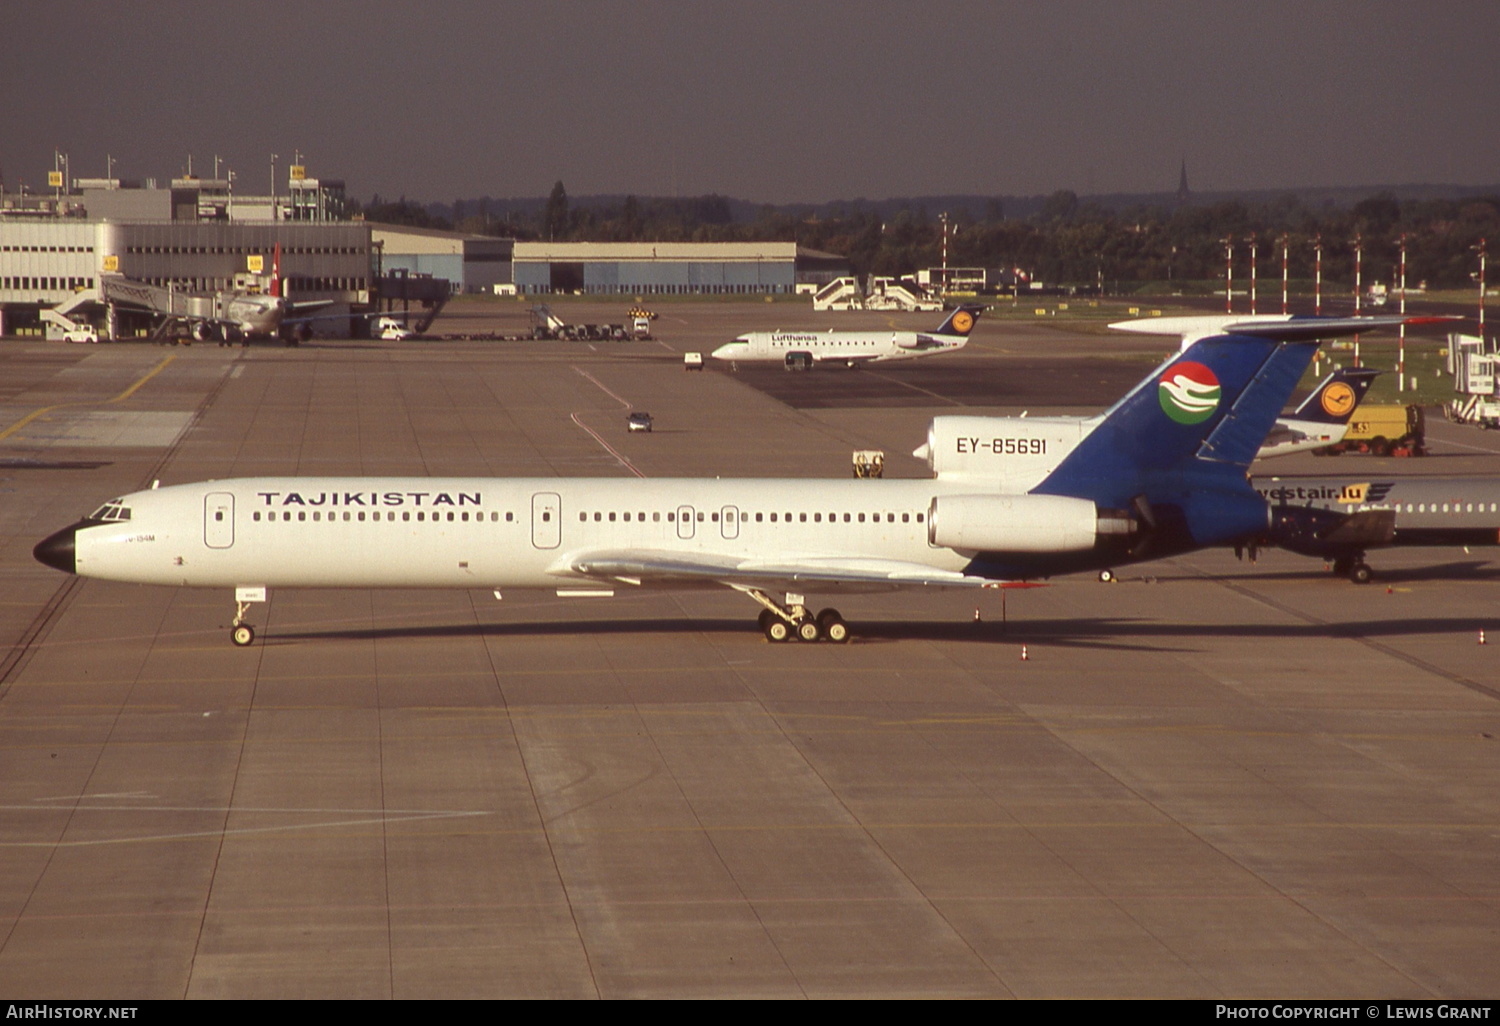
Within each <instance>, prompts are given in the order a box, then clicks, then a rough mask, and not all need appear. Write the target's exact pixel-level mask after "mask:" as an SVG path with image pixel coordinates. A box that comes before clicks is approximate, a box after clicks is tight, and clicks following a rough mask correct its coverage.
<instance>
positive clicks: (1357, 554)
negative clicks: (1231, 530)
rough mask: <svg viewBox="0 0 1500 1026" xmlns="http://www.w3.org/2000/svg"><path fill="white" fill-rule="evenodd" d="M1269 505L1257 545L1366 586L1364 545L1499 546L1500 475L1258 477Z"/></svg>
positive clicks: (1259, 488) (1368, 571) (1367, 569)
mask: <svg viewBox="0 0 1500 1026" xmlns="http://www.w3.org/2000/svg"><path fill="white" fill-rule="evenodd" d="M1251 484H1252V485H1253V486H1254V488H1255V490H1256V491H1258V492H1260V494H1261V495H1263V496H1265V498H1266V501H1267V502H1269V503H1270V504H1271V511H1272V520H1271V528H1270V530H1269V532H1267V534H1266V536H1265V537H1264V538H1263V539H1261V540H1260V542H1259V544H1271V545H1279V546H1280V547H1281V548H1284V549H1287V550H1289V551H1291V552H1296V553H1299V554H1301V555H1304V556H1316V557H1318V558H1319V559H1323V560H1326V561H1327V562H1328V563H1329V564H1331V565H1332V567H1333V572H1334V573H1336V574H1339V575H1341V576H1346V577H1348V578H1349V579H1350V580H1351V581H1353V582H1354V583H1355V584H1368V583H1369V582H1370V579H1371V577H1372V576H1374V572H1373V571H1372V570H1371V569H1370V567H1369V564H1367V563H1366V562H1365V553H1366V551H1367V550H1369V549H1378V548H1386V547H1391V546H1408V545H1412V546H1451V547H1455V548H1456V547H1459V546H1465V547H1468V546H1485V547H1489V546H1494V545H1500V477H1494V476H1488V477H1422V476H1415V475H1413V476H1402V477H1387V478H1386V479H1385V480H1381V479H1380V478H1379V477H1378V476H1370V475H1368V474H1367V475H1365V476H1363V477H1356V476H1353V475H1344V476H1338V477H1257V478H1254V479H1252V481H1251Z"/></svg>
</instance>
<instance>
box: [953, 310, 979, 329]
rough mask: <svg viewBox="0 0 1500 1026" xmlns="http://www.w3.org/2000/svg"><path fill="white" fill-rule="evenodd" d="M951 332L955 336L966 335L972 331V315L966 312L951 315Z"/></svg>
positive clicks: (961, 311)
mask: <svg viewBox="0 0 1500 1026" xmlns="http://www.w3.org/2000/svg"><path fill="white" fill-rule="evenodd" d="M952 327H953V331H954V334H957V335H967V334H968V333H969V332H971V331H973V330H974V315H973V314H971V313H969V311H967V310H960V311H958V312H957V313H956V314H954V315H953V325H952Z"/></svg>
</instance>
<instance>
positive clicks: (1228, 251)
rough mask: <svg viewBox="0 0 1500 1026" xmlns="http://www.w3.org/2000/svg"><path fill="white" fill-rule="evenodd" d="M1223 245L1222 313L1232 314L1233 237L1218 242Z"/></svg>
mask: <svg viewBox="0 0 1500 1026" xmlns="http://www.w3.org/2000/svg"><path fill="white" fill-rule="evenodd" d="M1220 241H1222V242H1223V243H1224V312H1225V313H1227V314H1228V313H1234V236H1233V235H1231V236H1228V237H1227V238H1224V239H1222V240H1220Z"/></svg>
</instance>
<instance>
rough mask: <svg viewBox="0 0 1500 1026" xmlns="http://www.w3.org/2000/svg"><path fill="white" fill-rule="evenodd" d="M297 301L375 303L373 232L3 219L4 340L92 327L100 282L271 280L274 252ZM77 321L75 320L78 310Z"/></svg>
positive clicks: (289, 225)
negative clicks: (68, 324) (68, 325)
mask: <svg viewBox="0 0 1500 1026" xmlns="http://www.w3.org/2000/svg"><path fill="white" fill-rule="evenodd" d="M278 245H279V246H280V247H281V271H282V280H283V283H284V285H285V287H286V289H287V291H288V292H289V294H290V295H291V296H292V298H294V299H298V300H321V301H326V302H327V303H329V304H330V306H332V305H334V304H343V305H346V306H348V307H349V308H359V307H365V306H368V305H369V304H370V303H371V302H372V292H373V290H374V289H375V287H376V285H375V282H374V281H373V280H372V274H373V269H372V264H371V258H370V229H369V227H368V226H367V225H365V224H362V223H359V222H348V221H345V222H326V221H325V222H285V221H283V222H266V223H259V224H251V223H233V222H225V221H145V222H116V221H96V220H86V219H83V218H76V217H46V218H37V219H25V220H21V219H11V218H7V219H5V220H0V335H14V334H18V333H20V334H37V335H40V334H43V333H44V331H47V332H48V333H50V330H49V329H48V326H49V325H59V324H62V323H64V322H63V321H62V319H61V318H53V317H51V316H50V315H49V314H48V313H47V312H48V311H56V312H58V313H60V314H61V315H63V317H68V318H70V319H71V320H72V321H76V322H80V323H81V322H82V321H95V322H97V320H98V317H97V315H90V314H89V312H88V308H89V307H90V306H91V305H93V306H98V305H100V304H101V300H100V298H99V292H98V289H99V279H100V276H101V275H105V274H118V275H122V276H124V277H126V278H129V279H131V280H133V281H138V282H142V283H144V284H147V285H153V286H157V287H159V288H167V289H173V290H176V291H179V292H183V293H209V292H218V291H226V290H232V289H235V288H237V287H242V286H243V285H244V283H245V282H246V280H247V277H249V278H253V279H255V280H256V281H257V287H258V286H259V283H260V282H264V281H267V280H268V278H269V275H270V273H271V264H272V260H273V258H274V254H275V250H276V247H277V246H278ZM75 311H76V312H77V315H76V316H75V315H74V312H75Z"/></svg>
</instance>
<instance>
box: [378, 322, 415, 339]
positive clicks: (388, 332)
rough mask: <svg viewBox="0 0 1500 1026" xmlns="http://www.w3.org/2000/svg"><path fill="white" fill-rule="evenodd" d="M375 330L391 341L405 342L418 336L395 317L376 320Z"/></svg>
mask: <svg viewBox="0 0 1500 1026" xmlns="http://www.w3.org/2000/svg"><path fill="white" fill-rule="evenodd" d="M375 330H376V332H378V333H379V335H380V337H381V338H383V339H386V340H387V341H390V342H405V341H406V340H407V339H409V338H416V337H417V333H416V332H415V331H412V330H411V329H410V328H408V327H407V326H406V325H404V324H402V323H401V322H400V321H398V320H396V318H394V317H382V318H380V320H378V321H376V322H375Z"/></svg>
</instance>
